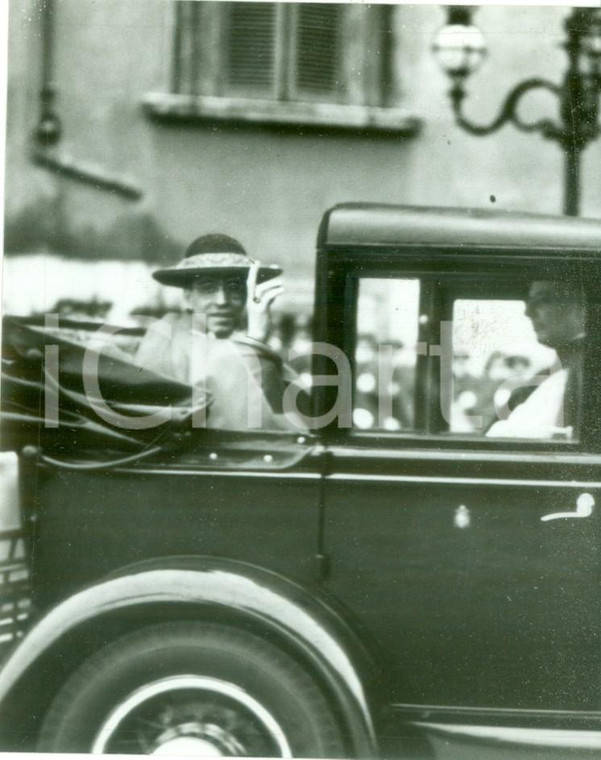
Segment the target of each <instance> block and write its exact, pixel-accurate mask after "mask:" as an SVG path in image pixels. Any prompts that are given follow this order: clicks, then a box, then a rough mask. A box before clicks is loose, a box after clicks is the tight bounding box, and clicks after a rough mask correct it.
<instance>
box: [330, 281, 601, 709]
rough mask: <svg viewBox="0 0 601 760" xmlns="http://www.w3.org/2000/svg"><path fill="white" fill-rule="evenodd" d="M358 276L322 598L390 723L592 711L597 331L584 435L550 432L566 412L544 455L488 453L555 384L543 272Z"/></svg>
mask: <svg viewBox="0 0 601 760" xmlns="http://www.w3.org/2000/svg"><path fill="white" fill-rule="evenodd" d="M349 277H350V279H351V280H352V282H351V283H350V284H349V285H348V287H347V294H348V297H349V298H351V299H352V300H353V303H356V304H357V307H356V309H354V311H353V310H352V309H351V310H350V311H349V313H353V314H354V317H353V318H354V319H356V331H355V333H356V339H355V340H353V341H352V342H349V344H348V345H347V346H346V350H347V353H348V354H349V357H350V358H351V360H352V364H353V372H354V388H355V392H354V398H353V427H352V429H351V430H349V431H340V432H338V433H337V434H336V435H335V436H334V438H333V439H332V441H331V445H330V447H329V455H330V465H329V471H328V475H327V478H326V483H325V491H324V494H325V495H324V499H325V538H324V547H325V551H326V553H327V554H328V556H329V558H330V563H331V564H330V566H331V573H330V576H329V579H328V581H327V583H326V586H327V589H328V590H329V591H330V593H332V594H333V595H335V596H336V597H337V598H338V599H339V600H341V601H342V602H343V603H344V604H345V605H346V607H347V609H348V610H349V613H350V615H352V616H353V617H354V618H356V620H357V621H358V622H359V624H361V625H363V626H364V627H365V628H366V629H367V630H368V632H369V633H370V634H371V636H372V637H373V638H374V639H375V641H376V643H377V646H378V647H379V648H380V650H381V654H382V656H383V658H384V662H386V663H387V664H388V666H389V668H388V672H389V674H390V680H391V690H392V694H393V702H394V703H395V705H396V706H397V707H398V708H399V710H405V711H407V710H408V711H409V712H410V711H411V709H412V708H416V709H418V710H422V714H423V710H424V708H427V712H428V714H429V715H432V714H435V712H436V710H437V709H438V710H439V711H441V710H442V711H444V710H445V709H448V708H462V709H463V708H478V709H481V710H482V709H486V710H489V711H490V710H492V711H493V712H497V713H498V715H501V716H502V715H505V719H508V718H507V716H508V715H510V714H513V710H515V709H520V710H525V711H529V712H532V714H534V713H536V714H537V715H539V716H543V717H542V720H543V724H544V720H545V718H544V716H545V715H547V716H549V715H551V714H556V713H557V714H560V713H561V714H563V713H566V714H567V713H572V712H574V711H576V712H577V711H591V710H596V709H598V707H599V702H600V696H601V689H600V675H601V669H600V665H601V662H600V660H601V656H600V655H601V637H600V634H599V630H600V628H599V623H600V622H601V621H600V605H599V598H600V597H599V593H600V570H601V563H600V552H599V547H600V539H601V534H600V531H601V527H600V519H601V515H600V510H601V469H600V465H601V457H600V456H599V454H598V447H597V444H596V442H595V440H594V436H595V435H596V433H595V431H594V429H593V428H594V423H593V422H592V420H593V419H594V405H595V404H596V403H597V402H596V396H595V394H594V392H592V391H591V390H590V387H589V385H588V384H587V383H589V384H590V383H591V381H592V380H593V377H592V374H593V373H592V372H591V368H594V361H596V360H594V359H593V358H591V356H592V354H593V353H594V354H595V355H597V354H596V353H595V352H596V351H597V349H596V348H595V346H594V345H593V343H595V341H597V340H598V339H597V337H596V331H590V333H591V337H590V338H589V337H588V335H587V338H586V348H585V350H586V351H587V352H588V353H587V358H586V359H585V362H584V365H585V372H584V381H583V383H581V382H580V377H579V378H578V380H579V385H578V389H577V394H578V404H579V409H580V412H581V413H580V420H579V422H578V423H577V424H576V425H574V426H568V425H565V426H563V427H561V429H560V428H559V427H558V426H554V427H553V429H552V430H551V428H550V427H549V429H548V430H546V429H545V424H546V423H545V424H543V423H544V419H543V418H544V417H545V415H546V413H547V411H549V407H550V406H551V405H552V404H553V403H555V402H556V401H557V394H556V396H555V401H554V400H553V399H552V398H551V397H550V398H549V399H548V400H547V401H546V402H545V401H544V399H543V411H542V412H541V411H539V412H538V415H539V420H538V422H539V423H540V425H539V427H538V428H537V430H536V437H533V438H526V437H520V436H517V435H513V436H511V437H502V438H501V437H496V436H495V435H494V433H493V430H494V428H493V427H492V425H493V424H494V421H495V419H496V417H498V416H501V417H503V416H504V417H505V418H506V419H509V417H510V415H511V414H512V412H511V411H510V408H509V407H510V400H511V398H512V397H515V398H516V399H518V400H519V399H520V393H521V398H523V397H525V396H526V395H527V392H530V391H531V392H532V393H531V396H530V397H531V398H532V394H533V393H534V391H532V388H533V387H534V389H535V390H536V389H539V388H542V387H543V385H544V383H545V381H548V380H549V379H550V378H551V376H553V382H555V380H556V379H557V378H558V377H560V376H558V375H556V374H555V373H556V372H558V371H559V372H561V371H562V368H561V367H560V366H559V363H558V359H557V355H556V354H555V353H554V352H553V351H551V350H549V348H548V347H544V346H542V345H541V344H540V343H539V342H538V341H537V339H536V335H535V334H534V332H533V330H532V327H531V325H530V320H529V319H528V318H527V317H526V316H525V315H524V298H525V295H526V291H527V287H528V283H529V282H531V281H534V280H537V279H540V278H541V277H547V278H548V277H549V274H548V271H547V270H545V273H544V274H541V273H540V272H539V273H537V272H535V271H534V270H532V271H531V272H527V273H525V274H523V275H522V276H521V277H518V276H516V272H515V271H512V269H511V266H509V267H508V268H507V271H506V272H505V275H504V276H500V275H499V272H498V270H497V271H490V272H484V273H483V272H482V270H480V271H477V270H476V269H474V270H473V271H472V272H469V271H466V272H462V273H460V275H458V274H457V273H456V272H455V273H449V272H448V267H447V268H443V267H441V268H440V269H439V270H438V271H436V269H435V268H432V267H431V268H430V269H429V270H428V271H427V272H425V273H424V272H422V273H420V271H419V267H416V266H414V267H413V269H412V270H411V271H410V272H408V273H404V272H399V271H394V270H392V269H390V268H389V269H387V270H382V269H381V270H378V271H375V270H374V271H371V272H370V271H369V270H364V271H363V272H362V273H361V276H358V275H349ZM589 306H590V308H589V323H590V319H591V315H592V314H593V312H594V313H595V314H596V313H597V312H596V311H595V309H597V307H595V306H594V305H593V304H592V303H591V304H589ZM593 332H595V337H594V338H593ZM595 345H596V343H595ZM466 352H469V356H468V357H467V362H468V363H470V362H471V366H470V370H469V372H466V371H465V363H466V356H465V353H466ZM458 359H461V361H457V360H458ZM498 360H500V364H501V365H503V363H504V365H505V369H504V370H503V371H501V370H500V369H499V361H498ZM516 366H518V367H519V368H520V371H521V374H520V373H518V375H517V376H516V375H515V372H514V373H513V374H512V368H515V367H516ZM587 372H588V374H587ZM564 374H565V375H567V376H568V377H571V376H572V375H573V374H574V372H572V370H571V369H570V370H569V372H565V373H564ZM572 380H574V378H573V377H572ZM547 385H549V383H547ZM551 385H552V383H551ZM453 386H454V387H453ZM543 390H544V389H543ZM564 391H565V388H564ZM539 395H540V394H539ZM399 396H402V397H403V398H402V403H400V400H399ZM522 403H525V402H524V401H522ZM515 404H516V408H517V406H519V403H518V401H517V400H516V401H515ZM545 405H546V406H545ZM571 422H574V421H571ZM534 428H536V425H534V423H533V425H532V429H533V430H534ZM510 710H511V711H512V712H511V713H510V712H509V711H510ZM432 711H434V713H433V712H432ZM549 711H553V713H551V712H549ZM501 720H503V718H502V719H501Z"/></svg>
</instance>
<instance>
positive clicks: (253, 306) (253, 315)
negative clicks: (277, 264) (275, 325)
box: [246, 261, 284, 341]
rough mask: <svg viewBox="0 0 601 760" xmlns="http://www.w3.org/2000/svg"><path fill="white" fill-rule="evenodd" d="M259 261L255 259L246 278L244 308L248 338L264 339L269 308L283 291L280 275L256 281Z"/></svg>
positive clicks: (267, 324)
mask: <svg viewBox="0 0 601 760" xmlns="http://www.w3.org/2000/svg"><path fill="white" fill-rule="evenodd" d="M259 267H260V263H259V262H257V261H255V262H254V263H253V264H252V266H251V268H250V270H249V272H248V277H247V280H246V289H247V293H248V298H247V303H246V310H247V316H248V331H247V335H248V337H249V338H255V340H261V341H264V340H265V338H266V337H267V333H268V331H269V309H270V307H271V304H272V303H273V302H274V301H275V299H276V298H277V297H278V296H280V295H281V294H282V293H283V292H284V285H283V283H282V278H281V277H274V278H273V279H271V280H267V282H262V283H257V275H258V272H259Z"/></svg>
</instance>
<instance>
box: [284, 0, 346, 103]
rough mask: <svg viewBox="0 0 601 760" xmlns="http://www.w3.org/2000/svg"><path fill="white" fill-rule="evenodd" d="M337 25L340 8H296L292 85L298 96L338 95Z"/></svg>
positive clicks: (300, 6)
mask: <svg viewBox="0 0 601 760" xmlns="http://www.w3.org/2000/svg"><path fill="white" fill-rule="evenodd" d="M340 24H341V6H340V5H335V4H324V5H321V4H308V3H303V4H301V5H299V6H298V7H297V23H296V51H297V56H296V77H295V80H296V81H295V84H296V90H297V92H298V93H299V94H302V93H306V94H315V95H333V94H334V95H337V94H338V93H340V92H341V90H342V85H341V79H340V36H341V35H340ZM336 99H337V98H336Z"/></svg>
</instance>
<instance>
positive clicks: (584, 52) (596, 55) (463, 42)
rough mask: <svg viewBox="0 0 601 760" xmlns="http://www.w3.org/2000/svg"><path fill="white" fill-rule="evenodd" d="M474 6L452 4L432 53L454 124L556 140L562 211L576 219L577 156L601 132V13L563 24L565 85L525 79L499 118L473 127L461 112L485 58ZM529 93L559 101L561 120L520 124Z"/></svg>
mask: <svg viewBox="0 0 601 760" xmlns="http://www.w3.org/2000/svg"><path fill="white" fill-rule="evenodd" d="M471 15H472V8H469V7H465V6H450V7H449V9H448V21H447V24H446V26H444V27H443V28H442V29H441V30H440V31H439V32H438V34H437V36H436V39H435V40H434V44H433V46H432V49H433V51H434V53H435V54H436V56H437V58H438V60H439V63H440V64H441V66H442V68H443V69H444V70H445V71H446V73H447V74H448V75H449V77H450V79H451V82H452V86H451V90H450V92H449V95H450V97H451V103H452V106H453V113H454V114H455V121H456V122H457V124H458V125H459V126H460V127H462V128H463V129H465V130H466V131H467V132H469V133H470V134H472V135H477V136H479V137H482V136H484V135H490V134H492V133H493V132H495V131H496V130H497V129H499V128H500V127H502V126H503V125H504V124H505V123H507V122H509V121H510V122H512V123H513V124H514V125H515V126H516V127H517V128H518V129H520V130H522V131H524V132H540V133H541V134H542V135H543V137H546V138H548V139H550V140H555V141H556V142H558V143H559V144H560V145H561V147H562V148H563V150H564V153H565V188H564V193H565V195H564V213H565V214H568V215H570V216H577V215H578V211H579V200H580V198H579V195H580V156H581V153H582V151H583V150H584V148H586V146H587V145H588V143H589V142H591V141H592V140H594V139H595V138H596V137H597V136H598V135H599V133H600V132H601V127H600V125H599V124H598V121H597V120H598V115H599V94H600V93H601V9H599V8H575V9H573V11H572V13H571V14H570V15H569V16H568V18H567V19H566V21H565V30H566V33H567V39H566V41H565V43H564V45H563V47H564V48H565V50H566V53H567V56H568V68H567V70H566V73H565V76H564V79H563V82H562V83H561V84H555V83H554V82H549V81H548V80H546V79H540V78H535V79H527V80H525V81H524V82H521V83H520V84H518V85H516V87H514V89H513V90H512V91H511V92H510V93H509V94H508V95H507V97H506V99H505V102H504V103H503V105H502V106H501V110H500V111H499V114H498V116H497V117H496V118H495V119H494V120H493V121H492V122H491V123H490V124H486V125H484V124H475V123H474V122H472V121H470V120H469V119H467V118H466V117H465V116H464V114H463V101H464V99H465V97H466V94H467V93H466V90H465V82H466V80H467V78H468V77H469V76H470V75H471V74H472V73H473V72H474V71H475V70H476V69H477V68H478V67H479V66H480V64H481V63H482V62H483V60H484V58H485V57H486V52H487V51H486V42H485V39H484V35H483V34H482V32H481V31H480V30H479V29H478V27H476V26H474V25H473V24H472V21H471ZM532 90H547V91H549V92H552V93H553V94H554V95H556V96H557V98H558V99H559V120H558V121H557V122H556V121H553V120H551V119H538V120H536V121H524V120H523V119H522V118H521V117H520V115H519V113H518V106H519V103H520V100H521V98H522V96H523V95H526V93H528V92H531V91H532Z"/></svg>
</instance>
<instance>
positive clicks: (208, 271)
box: [152, 233, 282, 288]
mask: <svg viewBox="0 0 601 760" xmlns="http://www.w3.org/2000/svg"><path fill="white" fill-rule="evenodd" d="M254 263H255V262H254V261H253V260H252V259H251V258H250V257H249V256H248V254H247V253H246V251H245V250H244V247H243V246H242V244H241V243H239V242H238V241H237V240H236V239H235V238H233V237H230V236H229V235H222V234H220V233H215V234H211V235H203V236H202V237H199V238H196V240H194V241H193V242H192V243H190V245H189V246H188V249H187V250H186V253H185V255H184V258H183V259H182V260H181V261H180V262H179V263H178V264H176V265H175V266H174V267H168V268H166V269H158V270H157V271H156V272H153V273H152V276H153V277H154V279H155V280H158V282H160V283H162V284H163V285H172V286H174V287H177V288H188V287H190V285H191V284H192V282H193V281H194V279H195V278H197V277H202V276H204V275H214V274H219V275H220V276H222V277H224V276H227V275H228V274H239V275H243V276H244V277H246V276H247V275H248V271H249V269H250V267H251V266H252V265H253V264H254ZM281 273H282V269H281V267H279V266H276V265H272V266H266V265H264V264H260V266H259V270H258V272H257V282H266V281H267V280H271V279H272V278H273V277H277V276H278V275H279V274H281Z"/></svg>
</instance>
